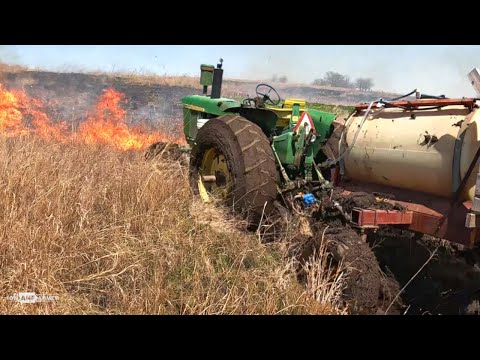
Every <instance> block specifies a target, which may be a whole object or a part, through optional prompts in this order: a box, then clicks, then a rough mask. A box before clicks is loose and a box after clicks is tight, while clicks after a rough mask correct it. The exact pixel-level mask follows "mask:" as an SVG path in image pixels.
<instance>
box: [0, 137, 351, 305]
mask: <svg viewBox="0 0 480 360" xmlns="http://www.w3.org/2000/svg"><path fill="white" fill-rule="evenodd" d="M0 171H1V175H0V191H1V197H0V216H1V218H0V236H1V241H0V313H2V314H7V313H8V314H100V313H107V314H304V313H307V314H332V313H340V312H342V311H341V310H339V304H340V300H339V298H338V291H339V290H338V288H339V286H338V279H339V278H340V276H337V277H336V278H335V279H334V281H333V283H331V282H330V280H329V279H327V278H326V277H325V272H323V266H322V265H321V264H320V263H318V262H317V263H314V264H310V265H308V264H307V267H308V271H309V272H308V284H307V286H302V285H300V284H299V283H298V282H297V280H296V278H295V275H294V273H293V271H292V269H293V267H294V263H293V260H289V259H287V258H286V257H285V256H284V254H285V251H284V250H285V249H284V246H285V245H282V244H281V243H275V244H271V245H264V244H261V243H260V242H259V241H258V239H257V238H256V236H255V235H249V234H246V233H244V232H242V231H241V230H239V229H238V227H239V225H238V223H237V222H236V221H235V219H229V218H227V217H226V215H224V214H223V213H221V212H220V210H218V209H216V208H212V207H208V206H207V205H204V204H200V203H198V202H196V201H195V199H194V198H193V196H192V195H191V193H190V190H189V187H188V184H187V174H186V171H185V169H184V168H182V167H181V166H180V165H179V164H178V163H174V162H168V161H164V160H162V161H156V162H155V161H154V162H149V163H145V162H144V160H143V154H142V153H137V152H118V151H115V150H112V149H109V148H105V147H87V146H75V145H70V144H58V143H46V142H43V141H41V140H39V139H36V138H32V137H24V138H0ZM319 264H320V265H319ZM319 266H320V268H319ZM18 292H36V293H37V294H52V295H58V296H59V300H58V301H56V302H48V303H36V304H20V303H18V302H14V301H10V300H8V299H7V297H8V296H10V295H12V294H14V293H18Z"/></svg>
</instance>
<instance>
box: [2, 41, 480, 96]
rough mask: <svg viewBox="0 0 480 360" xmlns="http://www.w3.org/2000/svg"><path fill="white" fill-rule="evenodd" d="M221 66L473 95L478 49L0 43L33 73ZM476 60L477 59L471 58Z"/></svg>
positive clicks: (262, 74) (11, 60) (6, 56)
mask: <svg viewBox="0 0 480 360" xmlns="http://www.w3.org/2000/svg"><path fill="white" fill-rule="evenodd" d="M219 58H223V60H224V63H223V64H224V65H223V68H224V77H225V78H227V79H239V80H240V79H242V80H251V81H255V80H266V79H270V78H271V77H272V76H273V75H278V76H286V77H287V78H288V82H289V83H302V84H311V83H312V81H314V80H315V79H318V78H321V77H322V76H323V75H324V74H325V73H326V72H328V71H335V72H338V73H341V74H344V75H347V76H349V77H350V79H351V80H355V79H356V78H360V77H367V78H371V79H373V82H374V86H373V90H376V91H385V92H392V93H407V92H410V91H411V90H413V89H416V88H418V89H420V91H421V92H422V93H426V94H429V95H446V96H447V97H471V96H473V97H476V96H477V95H476V93H475V91H474V89H473V87H472V86H471V85H470V83H469V81H468V78H467V74H468V73H469V72H470V71H471V70H472V69H473V68H475V67H480V46H477V45H475V46H473V45H472V46H465V45H379V46H371V45H268V46H260V45H2V46H0V61H2V62H4V63H7V64H12V65H21V66H25V67H28V68H32V69H41V70H47V71H58V72H62V71H63V72H64V71H69V72H70V71H72V72H76V71H79V72H85V71H87V72H92V71H101V72H107V73H108V72H137V73H140V74H142V73H145V74H155V75H170V76H181V75H186V76H193V77H198V76H199V66H200V64H202V63H210V64H216V63H217V62H218V59H219ZM476 59H478V60H476Z"/></svg>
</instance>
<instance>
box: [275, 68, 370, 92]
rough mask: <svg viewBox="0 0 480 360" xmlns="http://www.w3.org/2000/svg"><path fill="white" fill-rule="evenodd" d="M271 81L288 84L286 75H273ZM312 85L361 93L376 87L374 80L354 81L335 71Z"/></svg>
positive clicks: (361, 79)
mask: <svg viewBox="0 0 480 360" xmlns="http://www.w3.org/2000/svg"><path fill="white" fill-rule="evenodd" d="M271 80H272V81H273V82H279V83H283V84H285V83H286V82H288V78H287V77H286V76H285V75H277V74H274V75H272V78H271ZM312 85H320V86H333V87H343V88H350V89H358V90H361V91H370V90H372V88H373V86H374V82H373V80H372V78H357V79H355V80H353V81H352V80H350V77H349V76H348V75H344V74H340V73H337V72H335V71H328V72H327V73H326V74H325V75H324V76H323V78H320V79H315V80H313V81H312Z"/></svg>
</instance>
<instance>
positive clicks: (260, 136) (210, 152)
mask: <svg viewBox="0 0 480 360" xmlns="http://www.w3.org/2000/svg"><path fill="white" fill-rule="evenodd" d="M190 185H191V187H192V189H193V191H194V193H195V194H197V195H200V196H201V198H202V199H203V200H204V201H206V202H209V201H211V200H212V199H215V198H217V199H220V200H221V201H222V202H223V203H224V204H226V205H228V206H229V207H231V208H232V209H233V210H234V211H235V212H236V213H239V214H242V215H243V216H244V217H245V218H247V219H248V220H249V223H250V225H258V223H259V221H260V219H261V217H262V215H265V216H267V215H269V214H270V213H271V212H272V211H273V209H274V205H273V203H274V201H275V198H276V195H277V167H276V163H275V159H274V154H273V151H272V148H271V146H270V142H269V140H268V138H267V137H266V136H265V134H264V133H263V132H262V130H261V129H260V127H258V126H257V125H255V124H254V123H252V122H251V121H249V120H247V119H245V118H243V117H241V116H239V115H224V116H220V117H218V118H215V119H211V120H209V121H207V122H206V124H205V125H203V126H202V127H201V128H200V130H199V131H198V134H197V137H196V139H195V144H194V145H193V147H192V151H191V157H190Z"/></svg>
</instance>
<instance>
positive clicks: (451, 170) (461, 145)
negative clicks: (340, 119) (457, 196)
mask: <svg viewBox="0 0 480 360" xmlns="http://www.w3.org/2000/svg"><path fill="white" fill-rule="evenodd" d="M365 111H366V110H363V111H361V112H359V113H356V114H354V115H352V116H351V117H350V118H349V119H347V122H346V129H345V133H344V139H343V141H342V143H341V145H340V147H341V148H340V153H343V151H344V150H345V149H346V146H349V145H351V144H352V140H353V138H354V136H355V132H356V131H357V129H358V127H359V125H360V124H361V122H362V119H363V117H364V114H365ZM412 114H413V116H412ZM479 121H480V111H479V110H478V108H477V107H474V109H473V111H471V110H469V109H468V108H466V107H464V106H462V105H455V106H446V107H443V108H441V109H440V110H436V109H435V110H424V111H423V110H413V111H407V110H403V109H399V108H390V109H374V110H372V111H371V112H370V113H369V116H368V117H367V119H366V121H365V122H364V124H363V126H362V127H361V130H360V133H359V135H358V138H357V140H356V142H355V144H354V145H353V147H352V149H351V151H350V152H349V153H347V155H346V156H345V158H344V162H343V164H342V165H343V170H344V175H345V176H346V177H348V178H351V179H353V180H358V181H362V182H369V183H375V184H380V185H388V186H393V187H397V188H403V189H409V190H414V191H419V192H424V193H428V194H433V195H438V196H441V197H444V198H450V197H451V196H452V193H453V192H454V191H455V190H456V189H457V187H458V185H459V183H460V181H461V180H462V179H463V177H464V176H465V173H466V172H467V169H468V167H469V166H470V163H471V162H472V159H473V157H474V156H475V153H476V152H477V149H478V147H479V146H480V128H479V126H478V122H479ZM477 173H478V163H477V165H476V167H475V169H474V171H473V172H472V174H471V176H470V178H469V180H468V182H467V186H466V187H465V190H464V192H463V194H462V200H472V199H473V196H474V191H475V189H474V187H475V180H476V176H477Z"/></svg>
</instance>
